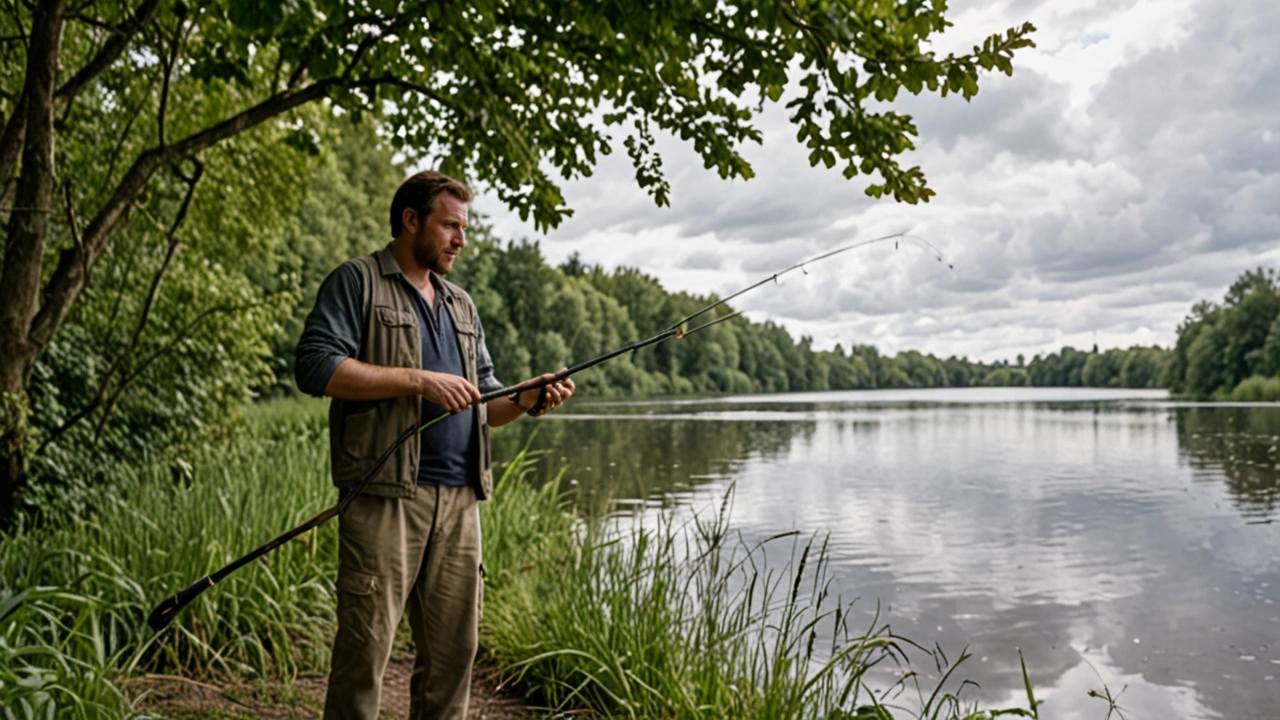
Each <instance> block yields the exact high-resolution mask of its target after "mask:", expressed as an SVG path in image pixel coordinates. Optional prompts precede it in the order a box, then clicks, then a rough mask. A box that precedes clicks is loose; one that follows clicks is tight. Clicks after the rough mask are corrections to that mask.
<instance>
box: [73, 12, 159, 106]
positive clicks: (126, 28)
mask: <svg viewBox="0 0 1280 720" xmlns="http://www.w3.org/2000/svg"><path fill="white" fill-rule="evenodd" d="M159 4H160V2H159V0H142V4H141V5H139V6H138V9H137V10H135V11H133V15H132V16H130V17H129V19H128V20H126V21H125V22H124V23H122V24H121V25H120V27H118V28H116V30H115V32H114V33H113V34H112V35H111V37H110V38H108V39H107V42H106V43H104V44H103V46H102V48H101V49H99V50H98V52H97V53H96V54H95V55H94V56H93V57H92V58H90V59H89V62H87V63H85V66H84V67H82V68H80V70H79V71H78V72H76V74H75V75H72V76H71V79H70V80H68V81H66V82H65V83H63V85H62V87H60V88H58V91H57V93H56V95H57V97H58V98H62V99H65V100H66V102H67V104H68V105H70V104H71V103H73V102H75V99H76V95H77V94H78V93H79V92H80V90H81V89H82V88H83V87H84V86H85V85H86V84H88V82H89V81H90V80H93V79H94V78H95V77H97V76H98V75H99V74H101V73H102V71H103V70H106V69H107V68H109V67H111V64H112V63H114V62H115V61H116V59H117V58H119V57H120V55H121V53H123V52H124V50H125V48H127V47H128V46H129V43H130V42H131V41H132V40H133V38H134V36H135V35H137V34H138V31H139V30H141V29H142V26H143V24H145V23H146V21H147V20H148V19H149V18H150V17H151V14H152V13H153V12H155V9H156V6H157V5H159Z"/></svg>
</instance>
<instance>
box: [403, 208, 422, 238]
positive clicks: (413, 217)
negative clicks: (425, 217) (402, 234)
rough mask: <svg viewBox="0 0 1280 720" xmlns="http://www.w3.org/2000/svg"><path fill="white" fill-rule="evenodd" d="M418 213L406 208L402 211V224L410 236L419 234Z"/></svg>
mask: <svg viewBox="0 0 1280 720" xmlns="http://www.w3.org/2000/svg"><path fill="white" fill-rule="evenodd" d="M418 219H419V218H418V211H417V210H414V209H413V208H405V209H404V210H402V211H400V224H401V225H403V226H404V229H405V231H406V232H408V233H409V234H410V235H417V234H418V229H419V227H418Z"/></svg>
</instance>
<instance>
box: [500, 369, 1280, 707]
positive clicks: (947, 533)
mask: <svg viewBox="0 0 1280 720" xmlns="http://www.w3.org/2000/svg"><path fill="white" fill-rule="evenodd" d="M534 428H536V430H537V432H536V434H535V436H534V437H533V439H532V447H534V448H536V449H539V450H542V451H544V453H545V455H544V458H543V462H542V463H541V464H540V469H539V471H540V472H541V473H543V474H544V475H546V476H549V475H551V474H554V473H555V472H557V471H558V470H559V469H560V468H561V467H564V468H566V469H565V472H566V474H565V478H566V480H567V481H568V482H569V483H570V484H571V487H573V488H575V489H576V490H577V502H578V503H579V504H580V506H582V507H583V508H584V509H586V510H588V511H593V512H602V511H606V510H612V511H616V510H619V509H621V510H629V511H631V512H633V513H644V512H654V511H655V510H654V509H655V508H668V509H671V510H670V511H672V512H677V513H678V512H689V511H711V510H714V509H715V508H716V507H718V505H719V503H720V500H721V498H722V497H723V496H724V494H725V493H726V492H727V491H729V490H730V489H732V490H733V493H734V496H733V515H732V526H733V527H734V528H735V529H737V530H739V531H741V532H742V533H743V534H744V536H745V537H746V538H748V539H762V538H765V537H768V536H771V535H774V534H776V533H779V532H783V531H787V530H793V529H794V530H800V531H801V532H802V533H805V534H814V533H816V534H819V535H825V536H828V537H829V539H830V547H831V558H832V563H831V572H832V575H833V577H834V586H833V587H834V588H835V589H836V590H837V591H838V592H839V593H840V594H841V595H843V596H844V597H845V598H854V597H857V598H859V600H858V601H857V604H856V605H855V606H854V607H855V610H858V611H860V612H862V613H863V614H864V615H865V617H866V618H867V620H868V622H869V621H870V619H871V617H872V614H873V613H874V612H875V610H876V605H877V602H878V603H879V605H880V612H881V618H882V620H885V621H887V622H889V623H890V624H891V626H892V628H893V630H894V631H895V632H897V633H898V634H900V635H904V636H906V637H908V638H911V639H912V640H915V641H916V642H919V643H921V644H923V645H928V646H931V645H932V644H933V643H935V642H936V643H938V645H939V646H941V648H942V649H943V650H944V651H945V652H946V653H947V654H948V656H949V657H952V658H954V657H955V656H958V655H959V654H960V652H961V650H962V649H963V648H965V647H966V646H967V647H968V650H969V652H970V653H972V655H973V657H972V658H971V659H970V660H969V661H968V662H966V663H965V665H964V666H963V673H962V674H963V675H964V676H965V677H968V678H969V679H972V680H974V681H976V682H978V683H979V684H980V686H981V687H980V689H979V690H978V691H977V692H976V693H974V692H972V689H970V691H967V692H970V693H971V697H972V698H982V699H984V700H985V701H990V702H993V703H1007V704H1015V703H1016V704H1019V705H1020V706H1025V695H1024V694H1023V693H1022V691H1021V687H1022V676H1021V671H1020V669H1019V661H1018V649H1021V650H1022V653H1023V655H1024V656H1025V657H1026V662H1027V667H1028V670H1029V672H1030V675H1031V679H1032V681H1033V683H1034V685H1035V688H1036V693H1037V698H1039V699H1042V700H1044V701H1045V703H1044V705H1043V706H1042V708H1041V711H1042V714H1041V717H1043V718H1045V719H1046V720H1065V719H1074V718H1099V719H1100V718H1102V717H1103V716H1104V715H1105V714H1106V704H1105V703H1104V702H1102V701H1100V700H1097V699H1093V698H1090V697H1088V696H1087V694H1086V693H1087V692H1088V691H1089V690H1091V689H1097V690H1101V689H1102V688H1103V685H1104V684H1105V685H1106V686H1107V687H1109V688H1110V689H1111V692H1112V693H1113V694H1115V693H1118V692H1121V691H1122V694H1121V695H1120V706H1121V708H1122V709H1123V710H1124V711H1125V716H1126V717H1128V718H1130V719H1131V720H1133V719H1136V718H1153V719H1161V720H1162V719H1165V718H1188V719H1193V718H1219V717H1221V718H1233V719H1235V718H1239V719H1251V718H1268V719H1269V720H1270V719H1273V718H1276V717H1277V716H1278V713H1280V710H1277V708H1280V682H1278V681H1277V679H1276V678H1277V676H1280V606H1278V605H1277V604H1276V600H1277V597H1278V593H1277V590H1278V589H1280V521H1278V520H1277V515H1278V507H1280V406H1275V405H1204V404H1189V403H1176V402H1170V401H1169V400H1167V398H1166V394H1165V392H1164V391H1162V390H1160V391H1147V390H1099V389H1085V388H963V389H961V388H954V389H937V390H910V391H893V390H882V391H853V392H827V393H801V394H783V395H767V396H762V395H753V396H741V397H719V398H712V399H699V400H673V401H645V402H589V401H574V402H573V403H571V404H570V405H567V406H566V407H565V408H563V409H562V410H561V411H558V412H557V413H555V414H553V415H551V416H548V417H547V418H545V419H543V420H540V421H538V422H536V423H534V422H522V423H517V424H515V425H514V426H512V428H511V429H508V430H504V431H501V432H498V433H496V434H495V442H496V443H497V446H498V447H497V452H498V453H499V457H509V456H510V453H512V452H514V449H516V448H518V447H519V446H520V445H521V444H523V443H524V442H525V441H526V440H527V439H528V434H529V432H530V431H531V430H533V429H534ZM918 669H922V670H923V669H924V668H918ZM929 669H932V668H929ZM1019 698H1022V700H1019Z"/></svg>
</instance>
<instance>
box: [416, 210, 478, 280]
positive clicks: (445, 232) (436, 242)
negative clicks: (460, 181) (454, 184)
mask: <svg viewBox="0 0 1280 720" xmlns="http://www.w3.org/2000/svg"><path fill="white" fill-rule="evenodd" d="M466 229H467V204H466V203H464V202H462V201H461V200H459V199H458V198H456V197H454V196H452V195H450V194H449V193H440V194H439V195H437V196H436V209H435V211H434V212H432V213H431V214H430V215H428V216H427V217H426V218H425V219H424V220H422V221H421V222H420V223H419V225H418V232H417V234H416V235H415V236H414V239H413V258H414V260H417V261H418V264H419V265H422V266H423V267H425V268H428V269H430V270H431V272H434V273H439V274H440V275H448V274H449V271H450V270H452V269H453V261H454V260H455V259H457V257H458V253H459V252H461V251H462V248H464V247H466V244H467V235H466Z"/></svg>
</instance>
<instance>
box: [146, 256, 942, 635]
mask: <svg viewBox="0 0 1280 720" xmlns="http://www.w3.org/2000/svg"><path fill="white" fill-rule="evenodd" d="M890 240H893V241H894V247H895V248H896V247H897V245H898V243H899V242H900V241H907V242H912V243H915V244H918V245H921V246H922V247H925V248H927V249H929V250H930V251H932V252H933V254H934V256H935V257H936V258H937V259H938V262H943V260H942V254H941V253H940V252H939V251H938V249H937V248H936V247H934V246H933V245H932V244H931V243H929V241H927V240H925V239H923V238H919V237H916V236H914V235H908V234H906V233H894V234H892V235H885V236H883V237H878V238H873V239H871V240H864V241H862V242H857V243H853V244H851V245H846V246H844V247H839V248H836V249H835V250H831V251H829V252H826V253H823V254H821V255H818V256H815V257H812V258H809V259H808V260H804V261H802V262H799V263H796V264H795V265H792V266H791V267H788V268H786V269H785V270H781V271H779V272H776V273H774V274H773V275H770V276H769V277H767V278H765V279H763V280H761V281H759V282H757V283H755V284H753V285H749V286H747V287H746V288H743V289H742V290H739V291H738V292H735V293H733V294H732V295H730V296H728V297H726V298H724V299H721V300H717V301H715V302H713V303H711V304H710V305H707V306H706V307H704V308H701V309H699V310H697V311H696V312H694V313H692V314H690V315H687V316H685V317H683V318H681V319H680V320H678V321H677V322H676V323H675V324H674V325H672V326H671V327H669V328H667V329H665V330H663V331H662V332H660V333H658V334H656V335H654V336H652V337H648V338H645V339H643V340H637V341H635V342H633V343H629V344H627V345H623V346H622V347H619V348H616V349H614V350H610V351H609V352H607V353H604V354H603V355H598V356H596V357H593V358H591V359H590V360H584V361H583V362H580V363H578V364H577V365H573V366H571V367H567V368H565V369H563V370H561V371H559V372H556V373H553V374H552V375H551V376H550V377H547V376H541V377H536V378H531V379H529V380H525V381H524V382H521V383H518V384H516V385H509V386H507V387H504V388H500V389H498V390H491V391H490V392H487V393H484V394H482V395H481V396H480V399H479V400H476V401H474V402H472V403H470V404H469V405H468V406H467V407H468V408H469V407H471V405H475V404H478V403H485V402H489V401H490V400H496V399H498V398H500V397H508V396H515V395H517V394H519V393H522V392H525V391H527V390H533V389H535V388H543V387H546V386H547V385H551V384H554V383H557V382H560V381H561V380H564V379H565V378H568V377H569V376H570V375H573V374H575V373H580V372H582V371H583V370H587V369H589V368H592V367H595V366H596V365H599V364H600V363H603V362H606V361H608V360H612V359H613V358H616V357H618V356H619V355H624V354H626V353H629V352H636V351H638V350H640V349H641V348H645V347H649V346H650V345H657V344H658V343H660V342H663V341H664V340H668V339H670V338H673V337H674V338H676V339H677V340H679V339H683V338H685V337H688V336H689V335H692V334H694V333H696V332H699V331H701V330H705V329H707V328H709V327H711V326H713V325H718V324H719V323H722V322H725V321H727V320H730V319H732V318H735V317H738V316H739V315H741V314H742V312H741V311H739V312H734V313H730V314H728V315H722V316H720V317H717V318H715V319H713V320H710V321H707V322H704V323H702V324H701V325H697V326H695V327H693V328H688V329H686V327H685V325H686V323H688V322H689V321H691V320H694V319H697V318H699V317H701V316H702V315H705V314H706V313H708V312H711V311H712V310H714V309H716V308H718V307H720V306H722V305H724V304H725V303H727V302H729V301H730V300H732V299H734V298H736V297H739V296H741V295H743V294H744V293H747V292H750V291H752V290H754V289H756V288H758V287H760V286H761V285H764V284H766V283H768V282H770V281H773V282H777V280H778V278H780V277H782V276H783V275H786V274H787V273H789V272H792V271H794V270H802V271H803V270H804V268H805V266H806V265H810V264H812V263H816V262H819V261H822V260H826V259H827V258H830V257H833V256H835V255H839V254H841V253H844V252H848V251H849V250H854V249H856V248H860V247H865V246H867V245H872V244H876V243H883V242H888V241H890ZM455 412H461V411H455ZM455 412H446V413H444V414H442V415H438V416H436V417H434V418H432V419H431V420H428V421H426V422H424V423H421V424H414V425H410V426H409V427H407V428H405V430H404V432H402V433H400V436H399V437H398V438H396V441H395V442H394V443H392V444H391V446H390V447H388V448H387V449H386V450H384V451H383V452H382V454H381V455H379V456H378V459H377V460H376V461H375V462H374V463H373V466H372V467H370V468H369V469H368V470H367V471H366V472H365V473H364V475H362V476H361V477H360V479H359V480H358V481H357V482H356V483H355V484H354V485H352V486H351V488H349V489H348V490H346V491H345V492H344V493H343V494H342V496H341V498H340V499H339V501H338V504H337V505H334V506H333V507H331V508H329V509H327V510H325V511H323V512H321V513H320V514H318V515H316V516H315V517H313V518H311V519H310V520H307V521H306V522H304V523H302V524H301V525H299V526H297V527H295V528H293V529H292V530H289V531H288V532H285V533H284V534H282V535H280V536H279V537H276V538H274V539H272V540H270V541H268V542H267V543H266V544H265V545H263V546H261V547H259V548H257V549H256V550H254V551H252V552H250V553H248V554H247V555H244V556H243V557H240V558H237V559H236V560H233V561H232V562H231V563H229V564H227V565H226V566H225V567H223V568H222V569H220V570H218V571H216V572H213V573H210V574H209V575H205V576H204V577H202V578H200V579H199V580H196V581H195V582H193V583H191V584H190V585H188V586H187V587H185V588H183V589H182V590H179V591H178V592H177V593H176V594H174V595H172V596H170V597H167V598H165V599H164V600H163V601H161V602H160V604H159V605H157V606H156V607H155V609H154V610H152V611H151V614H150V615H149V616H148V617H147V624H148V625H149V626H151V629H152V630H155V631H160V630H163V629H164V628H165V627H167V626H168V625H169V623H171V622H173V619H174V618H175V617H177V615H178V611H179V610H181V609H182V608H184V607H186V606H187V605H190V604H191V603H192V602H193V601H194V600H195V599H196V598H197V597H199V596H200V594H201V593H203V592H204V591H205V590H208V589H209V588H211V587H213V586H214V585H216V584H218V583H219V582H221V581H222V580H223V579H224V578H226V577H227V576H228V575H230V574H231V573H233V572H235V571H236V570H239V569H240V568H242V567H244V566H245V565H248V564H249V563H251V562H253V561H254V560H257V559H258V558H260V557H262V556H264V555H266V554H267V553H269V552H271V551H272V550H275V549H276V548H278V547H280V546H281V545H283V544H285V543H287V542H289V541H290V540H292V539H294V538H296V537H298V536H299V535H301V534H303V533H305V532H307V531H308V530H311V529H312V528H315V527H317V526H319V525H323V524H324V523H325V522H327V521H329V520H330V519H332V518H333V517H334V516H336V515H341V514H342V513H343V512H344V511H346V509H347V507H348V506H349V505H350V504H351V502H352V501H353V500H355V499H356V497H357V496H359V495H360V493H361V492H363V491H364V489H365V487H366V486H367V485H368V484H369V481H370V480H371V479H372V478H373V476H375V475H377V474H378V471H379V470H381V469H382V466H383V465H386V463H387V460H389V459H390V458H391V457H392V456H393V455H394V454H395V452H396V450H398V449H400V446H401V445H404V444H405V443H406V442H408V441H409V440H410V439H411V438H413V437H414V436H416V435H418V434H419V433H421V432H423V431H424V430H426V429H427V428H429V427H431V426H432V425H435V424H436V423H438V422H440V421H441V420H444V419H445V418H447V417H449V416H451V415H454V414H455Z"/></svg>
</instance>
